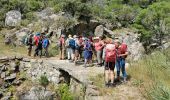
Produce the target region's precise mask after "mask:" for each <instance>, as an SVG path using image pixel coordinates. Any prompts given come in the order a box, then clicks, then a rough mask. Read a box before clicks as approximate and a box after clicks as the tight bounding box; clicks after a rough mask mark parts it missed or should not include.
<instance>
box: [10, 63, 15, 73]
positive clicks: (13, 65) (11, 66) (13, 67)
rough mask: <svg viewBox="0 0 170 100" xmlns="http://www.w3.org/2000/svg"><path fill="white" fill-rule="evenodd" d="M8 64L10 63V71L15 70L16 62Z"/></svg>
mask: <svg viewBox="0 0 170 100" xmlns="http://www.w3.org/2000/svg"><path fill="white" fill-rule="evenodd" d="M9 65H10V69H11V70H12V71H15V70H16V64H15V63H14V62H11V63H10V64H9Z"/></svg>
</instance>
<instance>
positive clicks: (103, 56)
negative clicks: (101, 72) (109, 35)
mask: <svg viewBox="0 0 170 100" xmlns="http://www.w3.org/2000/svg"><path fill="white" fill-rule="evenodd" d="M105 55H106V41H104V47H103V53H102V65H104V66H105Z"/></svg>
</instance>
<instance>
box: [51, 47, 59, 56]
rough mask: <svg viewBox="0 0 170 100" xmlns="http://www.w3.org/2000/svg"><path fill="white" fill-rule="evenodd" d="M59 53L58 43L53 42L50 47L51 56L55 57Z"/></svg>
mask: <svg viewBox="0 0 170 100" xmlns="http://www.w3.org/2000/svg"><path fill="white" fill-rule="evenodd" d="M58 54H59V48H58V47H57V45H56V44H51V45H50V47H49V56H50V57H54V56H56V55H58Z"/></svg>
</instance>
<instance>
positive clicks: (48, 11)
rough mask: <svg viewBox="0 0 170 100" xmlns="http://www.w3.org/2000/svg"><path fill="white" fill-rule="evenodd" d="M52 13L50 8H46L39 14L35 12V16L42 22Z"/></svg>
mask: <svg viewBox="0 0 170 100" xmlns="http://www.w3.org/2000/svg"><path fill="white" fill-rule="evenodd" d="M53 13H54V12H53V10H52V8H46V9H44V10H42V11H41V12H37V16H38V17H39V18H40V19H42V20H44V19H47V18H48V17H49V16H50V15H52V14H53Z"/></svg>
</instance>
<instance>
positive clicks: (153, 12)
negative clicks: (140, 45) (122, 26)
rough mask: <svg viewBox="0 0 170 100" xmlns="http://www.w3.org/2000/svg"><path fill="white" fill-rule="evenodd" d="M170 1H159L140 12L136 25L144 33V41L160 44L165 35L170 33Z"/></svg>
mask: <svg viewBox="0 0 170 100" xmlns="http://www.w3.org/2000/svg"><path fill="white" fill-rule="evenodd" d="M169 5H170V2H158V3H155V4H153V5H151V6H149V7H148V8H147V9H144V10H142V11H141V12H140V14H139V15H138V17H137V18H136V24H135V25H134V26H135V27H136V28H137V29H139V31H140V32H141V33H142V40H143V41H146V40H147V41H148V40H149V41H150V42H152V41H153V38H155V39H156V40H158V41H156V42H157V43H158V44H159V45H161V44H162V40H163V38H164V36H165V35H169V34H170V6H169Z"/></svg>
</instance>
